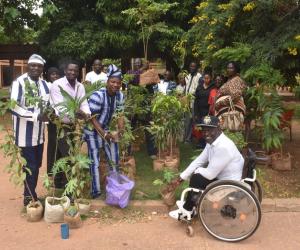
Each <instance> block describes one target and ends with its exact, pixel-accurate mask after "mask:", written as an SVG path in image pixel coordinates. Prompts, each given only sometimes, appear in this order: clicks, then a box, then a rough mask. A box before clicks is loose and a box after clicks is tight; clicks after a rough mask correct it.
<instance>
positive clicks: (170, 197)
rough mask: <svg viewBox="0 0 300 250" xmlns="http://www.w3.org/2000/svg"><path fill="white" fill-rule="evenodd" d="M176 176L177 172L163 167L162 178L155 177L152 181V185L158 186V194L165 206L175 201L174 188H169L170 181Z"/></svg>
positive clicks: (171, 204)
mask: <svg viewBox="0 0 300 250" xmlns="http://www.w3.org/2000/svg"><path fill="white" fill-rule="evenodd" d="M176 176H178V173H177V172H175V171H173V170H170V169H164V171H163V175H162V179H156V180H154V181H153V185H155V186H160V187H161V189H160V194H161V196H162V198H163V202H164V203H165V204H166V205H167V206H173V205H174V204H175V202H176V198H175V189H170V185H169V184H170V183H171V181H172V180H173V179H174V178H175V177H176Z"/></svg>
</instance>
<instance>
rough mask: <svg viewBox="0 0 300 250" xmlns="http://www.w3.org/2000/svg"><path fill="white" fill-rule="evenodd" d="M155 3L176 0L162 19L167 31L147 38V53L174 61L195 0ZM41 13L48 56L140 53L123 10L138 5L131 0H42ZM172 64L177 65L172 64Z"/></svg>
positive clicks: (43, 43)
mask: <svg viewBox="0 0 300 250" xmlns="http://www.w3.org/2000/svg"><path fill="white" fill-rule="evenodd" d="M155 2H156V3H157V4H163V5H166V4H172V5H173V3H174V2H178V5H177V6H174V7H173V8H171V9H170V11H169V12H168V13H167V14H166V16H165V17H166V18H165V19H164V20H162V21H164V22H165V25H166V26H167V27H168V30H169V32H165V33H154V34H153V36H152V37H151V39H150V40H149V49H150V50H151V53H150V55H151V56H152V57H153V55H154V56H156V57H163V58H166V59H168V60H170V61H172V62H173V63H174V60H173V55H172V48H173V46H174V45H175V43H176V42H177V41H178V40H179V39H180V37H181V35H182V34H183V33H184V31H187V29H188V28H189V27H190V25H189V24H188V20H189V19H190V18H191V17H192V15H193V14H194V13H195V9H194V8H193V6H195V5H196V4H197V3H198V2H199V1H198V0H185V1H184V0H180V1H174V0H168V1H166V0H157V1H155ZM43 6H44V15H43V16H42V21H41V23H42V25H41V30H40V32H39V41H40V44H41V47H42V52H43V54H44V55H46V56H47V57H48V58H51V59H53V60H57V59H59V58H63V57H76V58H79V59H82V60H85V61H89V60H92V59H93V58H94V57H95V56H98V57H102V58H120V57H123V58H126V57H134V56H142V51H143V48H142V46H141V45H142V44H141V43H140V40H139V37H140V33H139V29H138V25H137V24H136V23H133V22H132V20H130V18H129V17H128V16H127V15H122V14H121V13H122V11H125V10H127V9H130V8H137V7H138V2H137V1H131V0H119V1H110V0H96V1H95V0H93V1H92V0H82V1H79V0H75V1H62V0H52V1H50V0H45V1H44V5H43ZM174 65H175V67H176V64H175V63H174Z"/></svg>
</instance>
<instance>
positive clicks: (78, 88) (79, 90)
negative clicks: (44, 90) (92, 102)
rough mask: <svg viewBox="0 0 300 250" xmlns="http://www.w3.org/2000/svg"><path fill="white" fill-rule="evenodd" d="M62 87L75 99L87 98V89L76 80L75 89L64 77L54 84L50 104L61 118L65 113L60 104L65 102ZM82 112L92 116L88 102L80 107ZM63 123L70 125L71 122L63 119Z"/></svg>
mask: <svg viewBox="0 0 300 250" xmlns="http://www.w3.org/2000/svg"><path fill="white" fill-rule="evenodd" d="M59 87H61V88H62V89H63V90H64V91H66V92H67V93H68V94H69V95H70V96H72V97H73V98H74V99H75V97H77V98H83V97H84V96H85V89H84V86H83V85H82V83H80V82H78V81H77V80H76V83H75V87H74V88H73V87H72V86H71V84H70V83H69V81H68V80H67V78H66V77H65V76H64V77H62V78H60V79H58V80H56V81H54V82H53V83H52V86H51V89H50V104H51V105H52V106H53V108H54V110H55V113H56V114H57V115H58V116H60V115H61V114H62V113H65V110H64V108H62V107H60V106H59V104H60V103H62V102H64V97H63V95H62V93H61V92H60V88H59ZM80 110H81V111H83V112H84V113H85V114H91V111H90V108H89V104H88V102H87V100H84V101H83V102H82V103H81V105H80ZM63 122H65V123H69V122H70V120H69V119H68V118H67V117H64V118H63Z"/></svg>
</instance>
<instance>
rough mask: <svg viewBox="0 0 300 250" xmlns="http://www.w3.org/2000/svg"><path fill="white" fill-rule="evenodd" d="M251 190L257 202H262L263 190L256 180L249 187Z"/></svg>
mask: <svg viewBox="0 0 300 250" xmlns="http://www.w3.org/2000/svg"><path fill="white" fill-rule="evenodd" d="M251 190H252V192H253V193H254V194H255V195H256V197H257V199H258V200H259V202H260V203H261V202H262V197H263V189H262V186H261V184H260V182H259V181H258V180H255V181H254V182H253V183H252V185H251Z"/></svg>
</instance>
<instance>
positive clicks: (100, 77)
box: [85, 71, 107, 83]
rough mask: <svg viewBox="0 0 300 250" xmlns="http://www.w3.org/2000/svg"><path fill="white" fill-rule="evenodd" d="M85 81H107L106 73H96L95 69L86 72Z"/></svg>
mask: <svg viewBox="0 0 300 250" xmlns="http://www.w3.org/2000/svg"><path fill="white" fill-rule="evenodd" d="M85 80H86V81H89V82H91V83H94V82H97V81H101V82H102V83H106V82H107V75H106V74H105V73H104V72H101V73H100V74H97V73H96V72H95V71H91V72H89V73H87V74H86V77H85Z"/></svg>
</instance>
